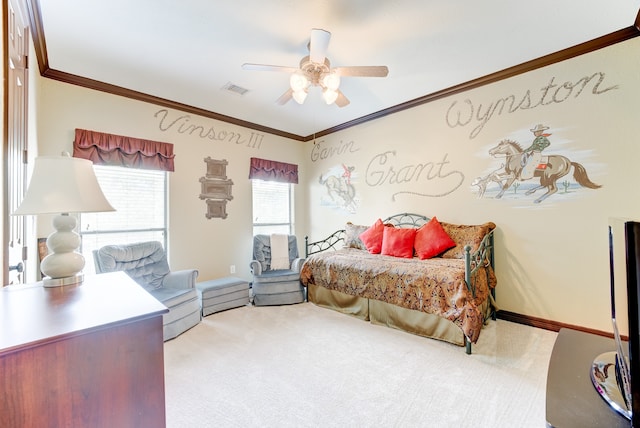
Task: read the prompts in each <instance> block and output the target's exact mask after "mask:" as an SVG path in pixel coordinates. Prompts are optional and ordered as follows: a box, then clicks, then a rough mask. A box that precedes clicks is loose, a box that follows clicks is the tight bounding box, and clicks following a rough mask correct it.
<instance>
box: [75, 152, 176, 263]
mask: <svg viewBox="0 0 640 428" xmlns="http://www.w3.org/2000/svg"><path fill="white" fill-rule="evenodd" d="M93 168H94V170H95V172H96V176H97V177H98V182H99V183H100V187H102V191H103V192H104V195H105V196H106V197H107V200H108V201H109V202H110V203H111V205H113V207H114V208H115V209H116V211H113V212H106V213H83V214H81V215H80V230H79V233H80V236H81V238H82V255H83V256H84V257H85V260H86V266H85V268H84V272H85V273H87V274H89V273H94V272H95V267H94V264H93V251H94V250H97V249H99V248H100V247H102V246H104V245H112V244H116V245H119V244H128V243H133V242H140V241H160V242H162V243H163V245H164V247H165V248H166V247H167V173H166V172H164V171H155V170H146V169H137V168H123V167H116V166H100V165H94V167H93Z"/></svg>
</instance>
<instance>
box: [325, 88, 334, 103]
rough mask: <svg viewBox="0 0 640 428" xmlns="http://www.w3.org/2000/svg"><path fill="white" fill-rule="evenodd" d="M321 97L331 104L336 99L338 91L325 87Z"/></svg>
mask: <svg viewBox="0 0 640 428" xmlns="http://www.w3.org/2000/svg"><path fill="white" fill-rule="evenodd" d="M322 98H324V102H326V103H327V104H333V103H334V102H335V101H336V100H337V99H338V92H337V91H333V90H331V89H325V90H324V91H323V92H322Z"/></svg>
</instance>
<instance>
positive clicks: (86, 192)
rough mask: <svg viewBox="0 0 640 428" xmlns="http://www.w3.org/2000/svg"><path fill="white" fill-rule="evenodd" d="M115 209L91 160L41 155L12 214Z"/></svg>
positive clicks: (36, 160)
mask: <svg viewBox="0 0 640 428" xmlns="http://www.w3.org/2000/svg"><path fill="white" fill-rule="evenodd" d="M102 211H115V209H114V208H113V207H112V206H111V204H110V203H109V201H107V198H105V196H104V193H102V189H100V185H99V184H98V179H97V178H96V175H95V172H94V171H93V163H92V162H91V161H89V160H86V159H79V158H72V157H70V156H69V155H68V154H67V155H66V156H65V155H62V156H40V157H37V158H36V159H35V164H34V168H33V175H32V176H31V181H30V182H29V188H28V189H27V194H26V196H25V198H24V200H23V201H22V203H21V204H20V206H19V207H18V209H17V210H15V211H14V212H13V215H29V214H52V213H56V214H59V213H76V212H102Z"/></svg>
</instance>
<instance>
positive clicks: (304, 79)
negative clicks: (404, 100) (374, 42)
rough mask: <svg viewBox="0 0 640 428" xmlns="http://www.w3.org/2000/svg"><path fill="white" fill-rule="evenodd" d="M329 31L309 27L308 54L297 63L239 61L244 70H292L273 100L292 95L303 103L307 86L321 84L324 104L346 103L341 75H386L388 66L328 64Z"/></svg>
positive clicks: (286, 99)
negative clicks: (272, 63) (283, 86)
mask: <svg viewBox="0 0 640 428" xmlns="http://www.w3.org/2000/svg"><path fill="white" fill-rule="evenodd" d="M330 39H331V33H330V32H328V31H325V30H322V29H319V28H314V29H312V30H311V38H310V39H309V44H308V48H309V55H307V56H305V57H304V58H302V60H301V61H300V67H299V68H295V67H286V66H279V65H266V64H249V63H245V64H242V68H243V69H244V70H258V71H280V72H285V73H291V77H290V79H289V86H290V87H289V89H287V91H286V92H285V93H284V94H282V95H281V96H280V98H278V100H277V101H276V102H277V103H278V104H280V105H284V104H286V103H287V102H289V100H290V99H291V98H293V99H294V100H295V101H296V102H297V103H298V104H302V103H304V100H305V99H306V98H307V94H308V90H309V87H310V86H319V87H320V88H322V98H323V99H324V101H325V102H326V103H327V104H332V103H334V102H335V103H336V105H337V106H338V107H344V106H346V105H348V104H349V99H348V98H347V97H345V96H344V94H343V93H342V92H341V91H340V89H339V87H340V77H386V76H387V74H389V69H388V68H387V67H386V66H384V65H383V66H352V67H335V68H331V63H330V62H329V59H328V58H327V57H326V53H327V47H328V46H329V40H330Z"/></svg>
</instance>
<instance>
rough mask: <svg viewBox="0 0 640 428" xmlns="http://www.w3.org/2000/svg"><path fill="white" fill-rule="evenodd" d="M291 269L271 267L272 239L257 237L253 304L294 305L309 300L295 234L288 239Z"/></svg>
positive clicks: (253, 264)
mask: <svg viewBox="0 0 640 428" xmlns="http://www.w3.org/2000/svg"><path fill="white" fill-rule="evenodd" d="M288 250H289V267H288V269H272V268H271V236H270V235H256V236H254V237H253V260H252V261H251V265H250V266H251V272H252V273H253V285H252V290H253V304H254V305H256V306H268V305H290V304H293V303H301V302H304V300H305V295H304V287H303V286H302V284H301V283H300V269H301V268H302V264H303V263H304V259H303V258H299V257H298V244H297V240H296V237H295V236H294V235H289V236H288Z"/></svg>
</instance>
